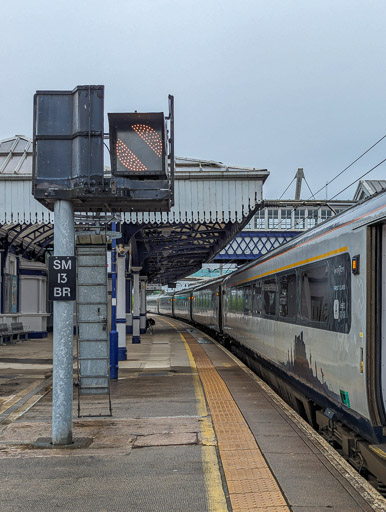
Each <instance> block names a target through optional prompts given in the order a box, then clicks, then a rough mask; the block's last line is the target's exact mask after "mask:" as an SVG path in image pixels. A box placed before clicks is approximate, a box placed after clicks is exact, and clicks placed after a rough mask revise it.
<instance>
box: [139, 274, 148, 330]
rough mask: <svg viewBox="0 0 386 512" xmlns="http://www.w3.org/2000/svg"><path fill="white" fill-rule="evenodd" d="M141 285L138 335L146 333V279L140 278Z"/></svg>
mask: <svg viewBox="0 0 386 512" xmlns="http://www.w3.org/2000/svg"><path fill="white" fill-rule="evenodd" d="M139 280H140V283H141V308H140V317H141V318H140V324H139V327H140V333H141V334H145V333H146V281H147V277H145V276H141V277H140V278H139Z"/></svg>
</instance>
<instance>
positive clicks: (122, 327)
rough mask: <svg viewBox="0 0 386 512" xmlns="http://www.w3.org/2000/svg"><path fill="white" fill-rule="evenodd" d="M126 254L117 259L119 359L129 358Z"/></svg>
mask: <svg viewBox="0 0 386 512" xmlns="http://www.w3.org/2000/svg"><path fill="white" fill-rule="evenodd" d="M125 260H126V256H125V255H124V254H123V255H121V254H119V255H118V260H117V285H118V290H117V331H118V361H126V360H127V348H126V286H125V284H126V283H125V263H126V261H125Z"/></svg>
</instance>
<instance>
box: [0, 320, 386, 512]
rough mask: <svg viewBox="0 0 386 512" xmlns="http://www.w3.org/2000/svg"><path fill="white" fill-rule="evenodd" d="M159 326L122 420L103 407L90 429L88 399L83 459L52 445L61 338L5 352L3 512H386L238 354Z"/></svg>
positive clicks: (117, 402)
mask: <svg viewBox="0 0 386 512" xmlns="http://www.w3.org/2000/svg"><path fill="white" fill-rule="evenodd" d="M155 320H156V325H155V328H154V334H153V335H149V334H146V335H144V336H143V337H142V343H141V344H140V345H131V344H130V345H128V360H127V361H121V362H120V363H119V379H118V380H117V381H114V382H113V383H112V386H111V388H112V397H111V398H112V408H113V416H112V417H108V416H103V414H104V411H105V410H106V403H105V397H103V398H96V397H93V398H91V399H88V401H87V402H84V403H83V402H82V403H81V413H82V414H83V415H85V416H83V417H80V418H79V417H78V410H77V391H76V387H74V416H73V418H74V420H73V436H74V441H75V442H74V445H73V446H72V447H69V448H60V449H59V448H49V447H43V443H41V442H38V440H41V439H49V437H50V435H51V409H52V405H51V401H52V395H51V384H52V381H51V378H52V375H51V373H52V359H51V358H52V339H50V338H46V339H43V340H29V341H26V342H23V343H20V344H16V345H10V346H1V347H0V479H1V486H0V500H1V511H2V512H8V511H12V512H14V511H18V510H21V511H24V510H28V511H29V512H35V511H39V512H41V511H43V512H44V511H52V510H56V509H58V510H65V511H75V510H76V511H80V512H82V511H93V512H99V511H100V512H102V511H107V510H108V511H126V510H127V511H132V512H137V511H138V512H139V511H140V512H143V511H152V512H154V511H167V512H169V511H170V512H172V511H178V512H183V511H189V512H190V511H194V512H204V511H218V512H220V511H221V512H223V511H235V512H236V511H242V512H246V511H260V512H262V511H267V512H284V511H293V512H322V511H323V512H327V511H337V512H338V511H339V512H359V511H377V512H380V511H385V510H386V501H385V500H384V499H383V498H382V497H381V496H380V494H378V492H377V491H375V490H374V489H373V488H372V487H371V485H370V484H369V483H367V482H366V481H365V480H363V479H362V477H361V476H359V475H358V474H357V473H356V472H355V471H354V470H353V469H352V468H351V467H350V466H349V465H348V464H347V463H346V462H345V461H344V460H343V459H342V458H341V457H340V456H339V455H338V454H337V453H336V452H335V451H334V450H333V448H332V447H330V446H329V445H328V444H327V443H326V442H325V441H324V440H323V439H321V438H320V437H319V436H318V435H317V434H316V433H315V432H314V431H313V430H312V429H311V427H309V426H308V425H307V424H306V423H305V422H304V421H303V420H302V419H301V418H300V417H299V416H298V415H297V414H296V413H295V412H294V411H292V410H291V409H290V408H289V407H288V406H287V405H286V404H285V403H284V402H283V401H282V400H281V399H280V398H279V397H278V396H277V395H276V394H275V393H274V392H273V391H272V390H271V389H270V388H269V387H268V386H267V385H266V384H265V383H264V382H262V381H261V380H260V379H259V378H258V377H257V376H256V375H254V374H253V373H252V372H251V371H250V370H249V369H248V368H246V367H245V366H244V365H243V364H242V363H240V362H239V361H238V360H237V359H236V358H235V357H234V356H233V355H232V354H230V353H229V352H228V351H227V350H225V349H224V348H223V347H221V346H220V345H218V344H217V343H216V342H215V341H214V340H212V339H211V338H210V337H208V336H207V335H205V334H203V333H201V332H200V331H198V330H197V329H194V328H192V327H190V326H188V325H187V324H184V323H182V322H180V321H177V320H173V319H169V318H166V317H159V316H155ZM128 341H129V338H128ZM74 368H75V366H74ZM75 375H76V374H75V373H74V377H75ZM88 414H101V416H100V417H98V418H96V417H88V416H87V415H88ZM48 445H49V443H48Z"/></svg>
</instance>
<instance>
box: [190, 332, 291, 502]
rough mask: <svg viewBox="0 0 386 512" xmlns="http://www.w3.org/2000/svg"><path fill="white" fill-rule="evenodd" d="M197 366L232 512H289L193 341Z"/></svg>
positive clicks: (213, 371)
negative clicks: (216, 441) (214, 433)
mask: <svg viewBox="0 0 386 512" xmlns="http://www.w3.org/2000/svg"><path fill="white" fill-rule="evenodd" d="M183 336H184V338H185V340H186V341H187V343H188V345H189V348H190V350H191V352H192V354H193V357H194V359H195V362H196V367H197V370H198V372H199V376H200V379H201V382H202V385H203V387H204V391H205V395H206V399H207V401H208V405H209V409H210V413H211V415H212V419H213V424H214V428H215V431H216V436H217V440H218V447H219V451H220V456H221V461H222V465H223V468H224V474H225V478H226V481H227V485H228V490H229V497H230V500H231V504H232V510H233V512H249V511H256V512H264V511H265V512H289V510H290V509H289V508H288V506H287V503H286V501H285V499H284V497H283V494H282V492H281V490H280V488H279V486H278V484H277V482H276V480H275V478H274V476H273V475H272V472H271V470H270V468H269V466H268V464H267V463H266V461H265V459H264V457H263V455H262V453H261V451H260V449H259V447H258V445H257V443H256V440H255V438H254V437H253V434H252V432H251V431H250V430H249V427H248V425H247V423H246V421H245V419H244V417H243V415H242V414H241V412H240V410H239V408H238V407H237V405H236V402H235V401H234V400H233V397H232V395H231V394H230V392H229V390H228V388H227V386H226V384H225V382H224V381H223V380H222V378H221V377H220V375H219V374H218V372H217V370H216V369H215V367H214V366H213V364H212V362H211V361H210V359H209V357H208V356H207V355H206V353H205V351H204V350H203V349H202V347H201V346H200V345H199V343H197V341H196V340H195V339H194V337H193V336H192V335H191V334H189V333H187V332H184V333H183Z"/></svg>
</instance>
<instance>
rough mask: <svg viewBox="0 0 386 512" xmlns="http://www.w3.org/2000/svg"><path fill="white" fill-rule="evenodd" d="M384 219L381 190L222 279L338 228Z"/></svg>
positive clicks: (385, 196) (384, 193)
mask: <svg viewBox="0 0 386 512" xmlns="http://www.w3.org/2000/svg"><path fill="white" fill-rule="evenodd" d="M385 219H386V190H382V191H380V192H378V193H377V194H374V195H373V196H370V197H368V198H366V199H364V200H362V201H360V202H359V203H357V204H355V205H353V206H351V207H350V208H347V210H344V211H343V212H340V213H338V214H337V215H335V216H334V217H331V218H330V219H327V220H325V221H324V222H322V223H320V224H318V225H317V226H315V227H314V228H312V229H309V230H308V231H305V232H303V233H300V234H299V235H298V236H296V237H294V238H292V239H291V240H289V241H288V242H286V243H285V244H283V245H281V246H280V247H277V248H276V249H274V250H273V251H269V252H268V253H267V254H264V256H262V257H260V258H258V259H256V260H254V261H251V262H249V263H246V264H245V265H242V266H241V267H239V268H238V269H236V270H235V271H234V272H232V273H231V274H228V275H227V276H225V277H224V281H226V280H228V279H231V278H232V277H233V276H235V275H237V274H239V273H240V272H244V271H245V270H247V269H249V268H252V267H254V266H255V265H258V264H260V263H262V262H264V261H266V260H267V259H270V258H272V256H277V255H279V254H280V253H282V252H286V251H288V249H291V248H292V247H296V246H297V245H299V244H301V243H306V242H308V241H310V240H313V239H315V238H316V237H319V236H322V235H324V234H326V233H328V232H329V231H332V230H334V229H336V228H339V227H342V228H343V227H345V226H349V225H350V226H351V227H350V229H356V228H358V227H360V226H362V225H369V224H373V223H377V222H381V221H384V220H385Z"/></svg>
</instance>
